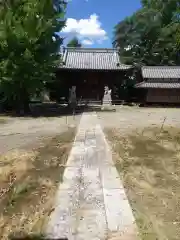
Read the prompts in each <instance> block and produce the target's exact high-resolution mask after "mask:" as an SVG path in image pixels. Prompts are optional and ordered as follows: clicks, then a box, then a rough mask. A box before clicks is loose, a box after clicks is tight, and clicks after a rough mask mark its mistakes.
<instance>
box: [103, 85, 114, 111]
mask: <svg viewBox="0 0 180 240" xmlns="http://www.w3.org/2000/svg"><path fill="white" fill-rule="evenodd" d="M111 91H112V90H111V89H109V87H108V86H105V87H104V96H103V103H102V109H105V108H110V107H111V106H112V98H111Z"/></svg>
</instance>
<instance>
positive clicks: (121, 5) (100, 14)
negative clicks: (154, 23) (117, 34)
mask: <svg viewBox="0 0 180 240" xmlns="http://www.w3.org/2000/svg"><path fill="white" fill-rule="evenodd" d="M140 7H141V4H140V0H69V3H68V7H67V14H66V17H67V23H66V27H65V28H64V30H63V33H62V34H63V36H64V35H65V36H66V41H65V43H66V42H67V41H69V39H71V38H72V37H73V36H74V35H76V36H77V37H78V38H79V40H80V41H81V43H82V44H83V46H84V47H100V48H101V47H102V48H103V47H105V48H109V47H112V37H113V27H114V26H115V25H116V24H117V23H118V22H119V21H121V20H123V19H124V18H125V17H127V16H129V15H131V14H132V13H133V12H135V11H136V10H138V9H139V8H140Z"/></svg>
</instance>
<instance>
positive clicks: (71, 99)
mask: <svg viewBox="0 0 180 240" xmlns="http://www.w3.org/2000/svg"><path fill="white" fill-rule="evenodd" d="M69 106H70V107H71V108H72V109H73V111H74V110H75V107H76V86H72V87H71V88H70V89H69Z"/></svg>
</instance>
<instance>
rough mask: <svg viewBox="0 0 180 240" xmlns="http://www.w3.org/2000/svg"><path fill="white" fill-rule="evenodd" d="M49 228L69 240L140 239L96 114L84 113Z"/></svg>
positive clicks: (48, 231) (51, 232)
mask: <svg viewBox="0 0 180 240" xmlns="http://www.w3.org/2000/svg"><path fill="white" fill-rule="evenodd" d="M56 197H57V198H56V202H55V210H54V212H53V213H52V215H51V218H50V222H49V225H48V228H47V235H48V237H51V238H54V239H57V238H58V237H61V238H62V237H67V238H68V239H69V240H74V239H77V240H81V239H83V240H96V239H97V240H98V239H102V240H103V239H124V240H127V239H129V240H130V239H133V240H134V239H137V228H136V224H135V223H134V217H133V214H132V210H131V208H130V205H129V202H128V200H127V197H126V194H125V192H124V188H123V186H122V182H121V180H120V178H119V175H118V173H117V171H116V168H115V166H114V164H113V161H112V154H111V151H110V148H109V146H108V143H107V142H106V140H105V136H104V133H103V131H102V129H101V126H100V125H99V123H98V119H97V116H96V114H95V113H94V114H83V116H82V118H81V121H80V125H79V129H78V132H77V135H76V138H75V141H74V145H73V148H72V151H71V153H70V155H69V159H68V162H67V167H66V170H65V173H64V179H63V184H61V185H60V187H59V190H58V193H57V196H56Z"/></svg>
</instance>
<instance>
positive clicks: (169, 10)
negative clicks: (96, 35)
mask: <svg viewBox="0 0 180 240" xmlns="http://www.w3.org/2000/svg"><path fill="white" fill-rule="evenodd" d="M178 11H179V1H178V0H169V1H163V0H143V1H142V8H141V9H140V10H139V11H137V12H135V13H134V14H133V15H132V16H130V17H128V18H126V19H124V20H123V21H122V22H120V23H118V24H117V25H116V26H115V29H114V42H113V44H114V46H115V47H118V48H119V52H120V56H121V59H122V61H124V62H125V63H128V64H133V63H136V64H138V65H144V64H145V65H165V64H169V65H176V64H179V63H180V59H179V56H178V44H177V39H178V37H177V32H178V29H179V28H180V22H179V17H178V16H179V15H178Z"/></svg>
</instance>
